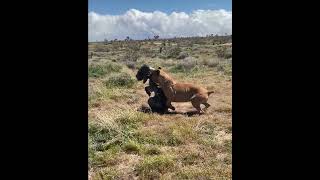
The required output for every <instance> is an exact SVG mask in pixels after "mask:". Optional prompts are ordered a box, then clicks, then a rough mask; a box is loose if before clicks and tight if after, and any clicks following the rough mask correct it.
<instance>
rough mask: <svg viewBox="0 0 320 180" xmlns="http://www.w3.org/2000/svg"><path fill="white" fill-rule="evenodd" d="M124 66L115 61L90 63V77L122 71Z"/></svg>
mask: <svg viewBox="0 0 320 180" xmlns="http://www.w3.org/2000/svg"><path fill="white" fill-rule="evenodd" d="M121 69H122V66H121V65H119V64H115V63H107V64H90V65H89V68H88V76H89V77H96V78H97V77H102V76H104V75H106V74H109V73H112V72H120V70H121Z"/></svg>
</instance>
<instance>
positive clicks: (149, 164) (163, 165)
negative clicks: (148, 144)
mask: <svg viewBox="0 0 320 180" xmlns="http://www.w3.org/2000/svg"><path fill="white" fill-rule="evenodd" d="M136 169H137V172H138V173H139V174H140V177H141V179H155V178H159V177H160V176H161V174H164V173H166V172H170V171H172V170H173V169H174V160H173V159H172V158H171V157H169V156H164V155H158V156H151V157H146V158H145V159H144V160H143V161H142V162H141V163H140V164H138V165H137V167H136Z"/></svg>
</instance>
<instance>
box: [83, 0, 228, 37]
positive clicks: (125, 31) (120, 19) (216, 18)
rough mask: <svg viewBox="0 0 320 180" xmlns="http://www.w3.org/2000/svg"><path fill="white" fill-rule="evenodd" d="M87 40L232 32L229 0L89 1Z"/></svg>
mask: <svg viewBox="0 0 320 180" xmlns="http://www.w3.org/2000/svg"><path fill="white" fill-rule="evenodd" d="M88 18H89V24H88V28H89V35H88V40H89V41H90V42H91V41H102V40H103V39H108V40H110V39H111V40H112V39H125V38H126V37H127V36H129V37H130V38H133V39H146V38H149V37H151V38H152V37H153V36H154V35H159V36H160V37H164V38H172V37H186V36H206V35H209V34H218V35H224V34H232V1H231V0H89V9H88Z"/></svg>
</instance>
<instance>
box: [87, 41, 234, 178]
mask: <svg viewBox="0 0 320 180" xmlns="http://www.w3.org/2000/svg"><path fill="white" fill-rule="evenodd" d="M161 47H162V48H161ZM160 48H161V53H160ZM88 61H89V69H88V77H89V97H88V101H89V112H88V113H89V130H88V133H89V165H88V171H89V178H90V179H92V180H96V179H231V178H232V166H231V164H232V154H231V150H232V121H231V115H232V104H231V102H232V101H231V99H232V98H231V97H232V86H231V85H232V82H231V81H232V41H231V37H230V36H228V37H206V38H184V39H169V40H154V41H148V40H145V41H117V42H101V43H89V57H88ZM142 64H148V65H151V66H153V67H158V66H161V67H162V68H163V69H164V70H165V71H167V72H168V73H170V75H171V76H173V77H174V78H175V79H176V80H177V81H182V82H190V83H194V84H198V85H201V86H203V87H206V88H207V89H208V90H215V93H214V94H211V95H210V97H209V101H208V103H209V104H211V107H209V109H208V110H207V112H206V114H204V115H201V116H199V115H192V116H189V115H187V114H186V113H187V112H190V111H193V110H194V109H193V107H192V105H191V103H190V102H186V103H173V105H174V106H175V107H176V114H165V115H159V114H152V113H149V114H148V113H143V112H139V111H137V109H139V108H140V107H141V105H142V104H144V103H146V102H147V99H148V95H147V94H146V93H145V92H144V86H145V85H144V84H142V82H138V81H137V80H136V79H135V74H136V72H137V68H139V67H140V66H141V65H142Z"/></svg>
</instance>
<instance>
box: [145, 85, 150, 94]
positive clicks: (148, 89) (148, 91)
mask: <svg viewBox="0 0 320 180" xmlns="http://www.w3.org/2000/svg"><path fill="white" fill-rule="evenodd" d="M150 88H151V87H150V86H147V87H145V88H144V90H145V91H146V93H147V94H148V95H149V96H151V90H150Z"/></svg>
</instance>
